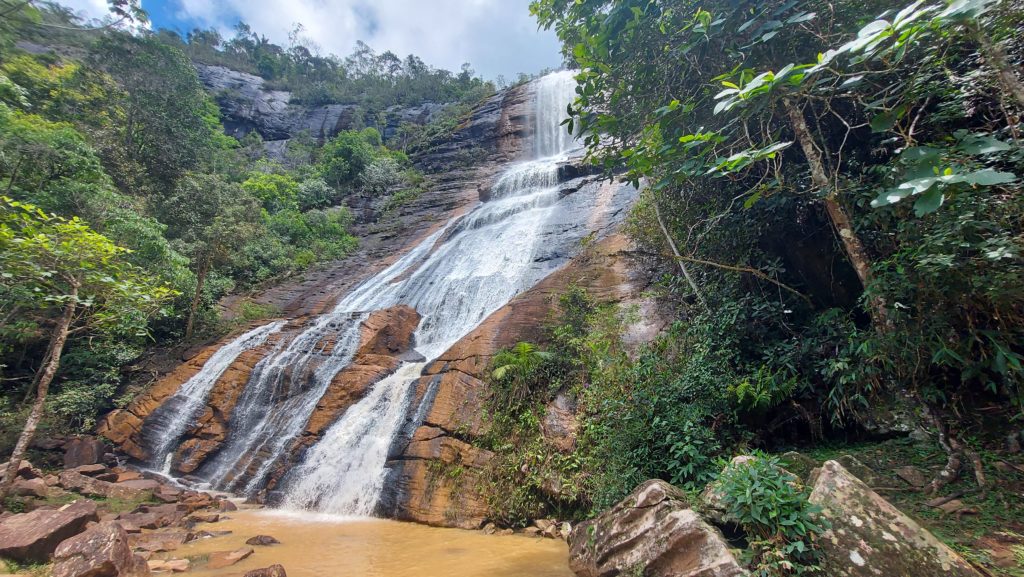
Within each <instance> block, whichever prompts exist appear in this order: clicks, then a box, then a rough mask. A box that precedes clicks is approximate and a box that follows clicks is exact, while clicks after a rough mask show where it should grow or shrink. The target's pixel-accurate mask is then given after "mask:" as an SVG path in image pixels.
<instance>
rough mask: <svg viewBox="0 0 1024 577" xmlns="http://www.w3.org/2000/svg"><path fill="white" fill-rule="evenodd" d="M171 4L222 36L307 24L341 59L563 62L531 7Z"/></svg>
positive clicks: (359, 1)
mask: <svg viewBox="0 0 1024 577" xmlns="http://www.w3.org/2000/svg"><path fill="white" fill-rule="evenodd" d="M76 1H77V2H78V3H80V4H84V3H95V2H96V1H97V0H76ZM173 1H174V2H175V3H176V6H177V8H178V11H179V17H180V18H181V19H182V20H191V21H194V22H197V23H200V24H201V25H203V26H215V27H217V28H219V29H222V30H223V29H227V28H230V26H231V25H232V24H233V23H234V22H235V21H236V20H238V19H241V20H243V21H245V22H247V23H248V24H249V25H250V26H252V28H253V30H255V31H256V32H258V33H260V34H263V35H265V36H267V37H268V38H270V39H271V40H272V41H274V42H277V43H280V44H284V43H286V42H287V38H288V31H289V30H291V29H292V27H293V26H294V24H296V23H301V24H302V25H303V26H304V27H305V36H306V37H308V38H309V39H310V40H312V41H313V42H315V43H316V44H317V45H318V46H319V47H320V48H321V49H322V51H323V52H332V53H335V54H338V55H346V54H348V53H350V52H351V51H352V48H353V46H354V45H355V43H356V41H357V40H362V41H363V42H366V43H367V44H369V45H370V46H372V47H373V48H374V50H376V51H378V52H383V51H385V50H391V51H392V52H395V53H396V54H398V55H399V56H401V57H403V58H404V57H405V56H406V55H408V54H415V55H417V56H419V57H420V58H422V59H423V60H424V62H427V63H428V64H430V65H432V66H437V67H441V68H447V69H450V70H458V68H459V66H461V65H462V63H463V62H470V63H472V64H473V66H474V68H475V69H476V70H477V72H478V73H480V74H483V75H484V76H486V77H490V78H493V77H495V76H497V75H498V74H504V75H505V76H506V77H512V76H514V75H515V73H517V72H520V71H522V72H536V71H538V70H540V69H542V68H545V67H554V66H558V64H559V62H560V57H559V55H558V41H557V39H556V38H555V36H554V34H553V33H550V32H538V31H537V25H536V22H534V20H533V18H532V17H531V16H530V14H529V8H528V6H529V0H219V1H211V0H173ZM69 4H70V2H69ZM143 5H144V6H145V3H144V4H143Z"/></svg>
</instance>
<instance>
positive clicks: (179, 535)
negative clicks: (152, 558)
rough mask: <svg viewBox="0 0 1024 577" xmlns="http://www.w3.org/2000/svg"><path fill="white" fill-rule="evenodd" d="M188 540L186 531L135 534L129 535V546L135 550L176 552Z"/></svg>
mask: <svg viewBox="0 0 1024 577" xmlns="http://www.w3.org/2000/svg"><path fill="white" fill-rule="evenodd" d="M187 539H188V533H185V532H184V531H167V532H164V531H160V532H155V533H135V534H131V535H128V544H129V545H131V547H132V549H133V550H142V551H148V552H150V553H159V552H164V551H174V550H175V549H177V548H178V547H180V546H182V545H183V544H184V543H185V541H186V540H187Z"/></svg>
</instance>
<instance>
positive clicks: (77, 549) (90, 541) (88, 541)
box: [52, 522, 148, 577]
mask: <svg viewBox="0 0 1024 577" xmlns="http://www.w3.org/2000/svg"><path fill="white" fill-rule="evenodd" d="M135 567H136V565H135V560H134V558H133V555H132V550H131V548H130V547H129V546H128V534H127V533H125V532H124V529H122V528H121V526H120V525H118V524H117V523H110V522H108V523H100V524H98V525H93V526H92V527H90V528H88V529H86V530H85V532H83V533H81V534H79V535H76V536H74V537H71V538H70V539H67V540H66V541H64V542H62V543H61V544H60V546H59V547H57V551H56V553H54V565H53V573H52V576H53V577H119V576H128V575H133V574H137V573H135ZM147 573H148V572H147Z"/></svg>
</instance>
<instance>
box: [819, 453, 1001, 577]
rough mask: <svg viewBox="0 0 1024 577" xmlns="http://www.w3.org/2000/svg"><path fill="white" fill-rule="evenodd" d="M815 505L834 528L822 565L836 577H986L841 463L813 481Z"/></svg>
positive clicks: (825, 468)
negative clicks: (942, 576)
mask: <svg viewBox="0 0 1024 577" xmlns="http://www.w3.org/2000/svg"><path fill="white" fill-rule="evenodd" d="M811 485H812V486H813V488H812V490H811V496H810V501H811V503H814V504H815V505H818V506H819V507H821V508H822V516H823V517H824V518H825V519H826V520H827V521H828V522H829V523H830V524H831V528H830V529H829V530H827V531H826V532H825V533H824V534H822V537H821V539H819V541H818V542H819V544H820V546H821V550H822V560H821V566H822V569H823V571H824V574H825V575H829V576H830V577H877V576H879V575H899V576H901V577H935V576H936V575H944V576H948V577H981V573H979V572H978V571H977V570H975V569H974V568H973V567H971V566H970V565H969V564H968V563H967V562H966V561H964V559H963V558H962V557H960V556H959V555H957V554H956V553H955V552H954V551H953V550H952V549H950V548H949V547H947V546H946V545H944V544H943V543H942V542H940V541H939V540H938V539H936V538H935V536H934V535H932V534H931V533H929V532H928V531H927V530H926V529H924V528H923V527H921V526H920V525H918V524H917V523H916V522H914V520H913V519H911V518H910V517H908V516H906V515H905V514H903V513H902V512H901V511H900V510H899V509H897V508H896V507H893V506H892V504H890V503H889V502H888V501H886V500H885V499H883V498H882V497H881V496H880V495H878V493H875V492H874V491H872V490H871V488H869V487H868V486H867V485H866V484H864V482H863V481H861V480H860V479H858V478H857V477H855V476H853V475H852V474H851V473H850V472H849V471H847V470H846V469H845V468H844V467H843V466H842V465H840V464H839V463H838V462H836V461H827V462H825V464H824V465H822V467H821V469H819V470H818V471H817V472H815V474H814V475H813V476H812V478H811Z"/></svg>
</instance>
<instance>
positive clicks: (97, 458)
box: [64, 437, 107, 469]
mask: <svg viewBox="0 0 1024 577" xmlns="http://www.w3.org/2000/svg"><path fill="white" fill-rule="evenodd" d="M106 452H107V447H106V445H104V444H103V441H100V440H99V439H97V438H96V437H78V438H75V439H71V440H70V441H68V442H67V443H65V445H64V468H65V469H74V468H75V467H81V466H83V465H95V464H97V463H102V462H103V454H104V453H106Z"/></svg>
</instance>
